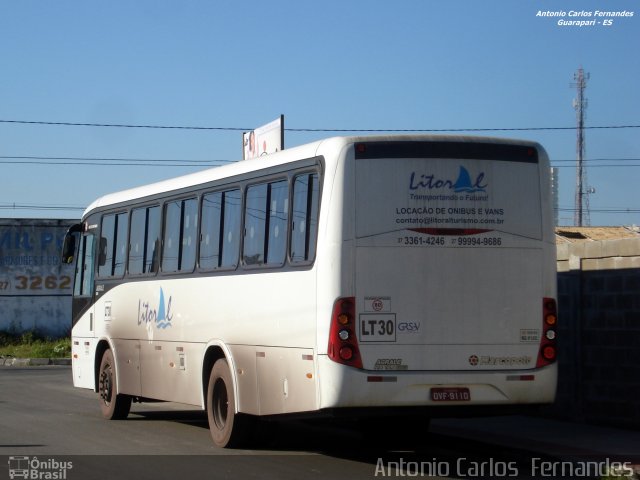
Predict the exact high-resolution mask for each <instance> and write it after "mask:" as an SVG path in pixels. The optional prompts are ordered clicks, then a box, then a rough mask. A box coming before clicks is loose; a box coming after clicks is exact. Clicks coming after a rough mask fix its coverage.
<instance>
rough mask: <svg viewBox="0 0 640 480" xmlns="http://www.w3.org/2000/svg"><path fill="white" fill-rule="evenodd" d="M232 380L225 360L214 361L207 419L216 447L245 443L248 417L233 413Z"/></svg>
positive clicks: (210, 379) (235, 445)
mask: <svg viewBox="0 0 640 480" xmlns="http://www.w3.org/2000/svg"><path fill="white" fill-rule="evenodd" d="M235 405H236V401H235V393H234V389H233V379H232V377H231V371H230V370H229V364H228V363H227V361H226V359H224V358H221V359H219V360H217V361H216V363H215V364H214V365H213V368H212V369H211V374H210V375H209V384H208V386H207V417H208V419H209V430H210V432H211V438H212V439H213V443H215V444H216V445H217V446H218V447H223V448H224V447H226V448H236V447H239V446H241V445H242V444H243V443H245V441H246V439H247V434H248V427H249V425H248V423H249V420H248V417H246V416H245V415H243V414H241V413H236V411H235Z"/></svg>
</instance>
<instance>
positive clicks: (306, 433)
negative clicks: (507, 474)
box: [127, 410, 526, 465]
mask: <svg viewBox="0 0 640 480" xmlns="http://www.w3.org/2000/svg"><path fill="white" fill-rule="evenodd" d="M147 420H149V421H167V422H175V423H181V424H185V425H189V426H192V427H196V428H202V429H207V430H208V428H209V425H208V421H207V415H206V413H205V412H202V411H199V410H189V411H177V410H154V411H136V412H132V413H131V414H130V415H129V418H128V420H127V421H147ZM366 427H368V428H362V425H358V424H356V423H355V422H350V421H344V422H339V421H335V420H334V421H327V420H326V419H324V420H290V419H277V420H271V419H270V420H259V421H258V420H257V421H256V422H255V423H254V425H253V428H252V430H251V432H250V435H249V440H248V442H247V444H246V445H245V446H243V450H248V451H254V452H260V454H268V453H269V452H274V453H278V454H281V453H286V452H295V453H315V454H320V455H325V456H330V457H334V458H340V459H344V460H351V461H357V462H362V463H369V464H374V465H375V464H377V463H378V462H380V461H381V460H384V462H390V461H395V460H397V459H403V460H405V461H414V462H423V461H427V462H431V461H433V459H434V457H437V458H438V459H439V460H441V461H443V462H445V463H448V462H455V461H457V459H458V458H459V456H460V455H463V456H464V457H466V458H468V459H470V460H471V459H473V460H477V461H486V459H487V458H489V457H492V458H493V457H496V456H501V457H504V458H505V460H507V459H508V460H507V461H516V462H517V463H520V462H521V461H523V460H524V458H522V452H515V451H509V449H506V448H502V449H501V454H499V453H498V452H497V451H496V448H495V445H490V444H487V443H484V442H476V441H470V440H468V439H461V438H458V437H455V436H449V435H442V434H439V433H433V432H429V431H424V432H422V433H421V434H420V435H419V436H418V437H416V436H415V435H409V434H408V429H407V430H404V429H401V430H397V431H394V432H389V431H387V430H385V429H382V428H378V426H377V424H376V423H375V422H374V421H372V424H369V425H366ZM525 456H526V455H525Z"/></svg>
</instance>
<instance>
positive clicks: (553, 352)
mask: <svg viewBox="0 0 640 480" xmlns="http://www.w3.org/2000/svg"><path fill="white" fill-rule="evenodd" d="M557 324H558V309H557V307H556V300H555V299H554V298H544V299H543V300H542V338H541V339H540V352H539V353H538V362H537V363H536V367H537V368H540V367H544V366H546V365H550V364H552V363H553V362H555V361H556V357H557V356H558V349H557V346H556V339H557V337H558V335H557V332H556V327H557Z"/></svg>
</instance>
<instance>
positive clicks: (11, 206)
mask: <svg viewBox="0 0 640 480" xmlns="http://www.w3.org/2000/svg"><path fill="white" fill-rule="evenodd" d="M85 208H86V207H78V206H72V205H39V204H21V203H0V210H84V209H85Z"/></svg>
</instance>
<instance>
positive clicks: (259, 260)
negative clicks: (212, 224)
mask: <svg viewBox="0 0 640 480" xmlns="http://www.w3.org/2000/svg"><path fill="white" fill-rule="evenodd" d="M267 193H268V187H267V184H266V183H263V184H260V185H252V186H250V187H249V188H247V200H246V204H245V212H244V249H243V252H242V258H243V260H244V263H245V265H263V264H264V260H265V250H266V248H265V227H266V225H267V200H268V199H267Z"/></svg>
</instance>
